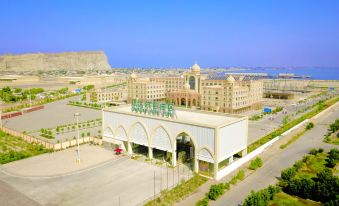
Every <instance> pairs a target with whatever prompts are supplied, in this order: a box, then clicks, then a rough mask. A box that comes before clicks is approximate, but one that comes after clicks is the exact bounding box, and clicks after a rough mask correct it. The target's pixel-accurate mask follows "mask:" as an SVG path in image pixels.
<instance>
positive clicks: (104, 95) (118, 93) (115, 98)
mask: <svg viewBox="0 0 339 206" xmlns="http://www.w3.org/2000/svg"><path fill="white" fill-rule="evenodd" d="M126 100H127V93H126V89H125V88H107V89H97V90H94V91H90V92H87V93H86V101H87V102H98V103H104V102H123V101H125V102H126Z"/></svg>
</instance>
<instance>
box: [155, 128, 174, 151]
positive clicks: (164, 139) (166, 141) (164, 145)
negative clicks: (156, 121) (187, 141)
mask: <svg viewBox="0 0 339 206" xmlns="http://www.w3.org/2000/svg"><path fill="white" fill-rule="evenodd" d="M156 137H158V138H156ZM150 140H151V141H150V145H151V147H152V148H156V149H159V150H163V151H168V152H173V148H174V145H173V139H172V136H171V135H170V132H169V130H168V129H166V128H165V127H164V126H163V125H159V126H157V127H156V128H154V130H153V131H152V133H151V139H150Z"/></svg>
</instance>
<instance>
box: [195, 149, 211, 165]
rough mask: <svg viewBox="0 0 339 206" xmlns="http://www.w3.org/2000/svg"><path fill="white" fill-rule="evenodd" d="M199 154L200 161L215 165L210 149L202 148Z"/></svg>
mask: <svg viewBox="0 0 339 206" xmlns="http://www.w3.org/2000/svg"><path fill="white" fill-rule="evenodd" d="M197 154H198V159H199V160H202V161H205V162H210V163H214V162H215V159H214V155H213V153H212V150H211V149H210V148H209V147H207V146H204V147H202V148H200V149H199V150H198V152H197Z"/></svg>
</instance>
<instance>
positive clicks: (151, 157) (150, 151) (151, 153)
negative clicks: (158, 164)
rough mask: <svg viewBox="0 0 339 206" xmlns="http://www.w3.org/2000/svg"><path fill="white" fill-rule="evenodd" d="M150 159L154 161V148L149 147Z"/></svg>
mask: <svg viewBox="0 0 339 206" xmlns="http://www.w3.org/2000/svg"><path fill="white" fill-rule="evenodd" d="M148 158H149V159H153V148H152V147H148Z"/></svg>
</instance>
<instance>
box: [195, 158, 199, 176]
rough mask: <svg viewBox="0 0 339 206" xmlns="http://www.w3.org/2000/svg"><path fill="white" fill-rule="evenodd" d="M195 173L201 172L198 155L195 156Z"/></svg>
mask: <svg viewBox="0 0 339 206" xmlns="http://www.w3.org/2000/svg"><path fill="white" fill-rule="evenodd" d="M194 172H196V173H198V172H199V160H198V155H197V154H195V156H194Z"/></svg>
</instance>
